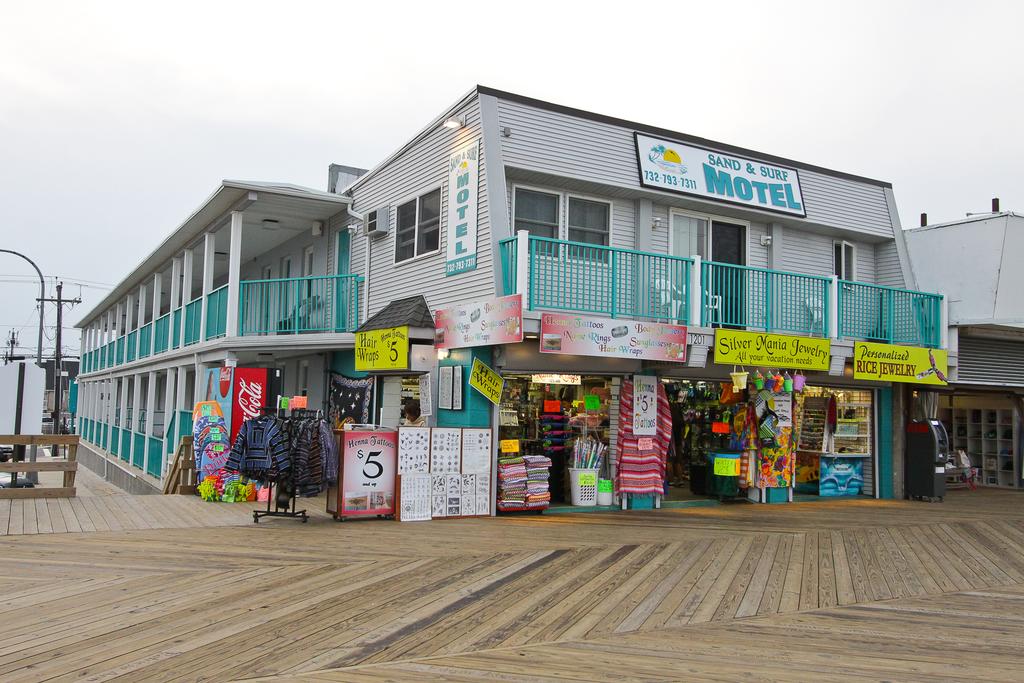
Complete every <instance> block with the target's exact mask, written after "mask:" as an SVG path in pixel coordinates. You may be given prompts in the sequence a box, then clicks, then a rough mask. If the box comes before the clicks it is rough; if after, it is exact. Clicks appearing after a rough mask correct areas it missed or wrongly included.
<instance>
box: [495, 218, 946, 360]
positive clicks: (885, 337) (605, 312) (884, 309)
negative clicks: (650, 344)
mask: <svg viewBox="0 0 1024 683" xmlns="http://www.w3.org/2000/svg"><path fill="white" fill-rule="evenodd" d="M523 252H525V258H521V253H523ZM499 253H500V257H501V264H502V289H503V293H504V294H506V295H507V294H514V293H517V292H520V293H522V294H523V295H524V296H523V307H524V308H525V309H527V310H532V311H540V310H546V311H572V312H576V313H588V314H594V315H600V316H604V317H609V318H619V317H622V318H631V319H638V320H648V321H657V322H671V323H677V324H689V325H691V326H704V327H734V328H739V329H750V330H762V331H765V332H780V333H788V334H797V335H806V336H819V337H843V338H847V339H865V340H870V341H879V342H886V343H892V344H911V345H915V346H927V347H933V348H934V347H938V346H940V345H941V343H942V296H941V295H938V294H928V293H925V292H914V291H910V290H905V289H896V288H892V287H882V286H879V285H871V284H866V283H862V282H851V281H847V280H839V279H837V278H832V277H820V276H816V275H805V274H801V273H788V272H784V271H778V270H771V269H768V268H753V267H749V266H737V265H733V264H728V263H715V262H711V261H707V262H700V259H699V258H694V259H688V258H679V257H675V256H668V255H665V254H654V253H647V252H640V251H633V250H630V249H617V248H613V247H603V246H595V245H590V244H580V243H577V242H567V241H563V240H553V239H548V238H544V237H532V236H528V235H527V234H526V233H520V234H519V235H518V236H517V237H515V238H512V239H506V240H502V241H501V243H500V244H499ZM698 263H699V268H698V267H697V264H698Z"/></svg>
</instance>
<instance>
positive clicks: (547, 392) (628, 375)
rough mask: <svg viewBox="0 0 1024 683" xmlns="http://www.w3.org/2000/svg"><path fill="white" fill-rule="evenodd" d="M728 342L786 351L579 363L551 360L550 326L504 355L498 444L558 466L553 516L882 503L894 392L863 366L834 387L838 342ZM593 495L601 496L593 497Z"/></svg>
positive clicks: (727, 336) (776, 338) (733, 336)
mask: <svg viewBox="0 0 1024 683" xmlns="http://www.w3.org/2000/svg"><path fill="white" fill-rule="evenodd" d="M587 320H589V321H593V320H594V319H587ZM612 322H614V321H612ZM617 324H621V321H620V322H619V323H617ZM664 332H665V331H664V330H662V331H661V332H660V334H664ZM715 336H716V337H718V338H721V339H723V340H731V341H732V342H733V345H734V347H737V346H742V344H739V343H738V342H744V341H750V340H754V341H757V340H758V339H759V340H760V341H759V342H758V343H760V342H764V341H770V342H772V344H762V345H763V346H764V347H766V348H767V347H771V346H774V347H775V349H776V351H775V352H773V353H771V354H762V355H758V354H752V353H747V354H744V355H743V357H742V359H738V358H736V357H735V355H736V354H730V353H729V352H728V351H727V350H726V347H725V346H722V345H720V344H719V345H717V348H719V353H718V356H717V358H716V357H715V355H714V354H713V353H712V354H709V357H708V359H707V362H706V363H705V364H702V365H703V367H702V366H701V365H698V364H697V363H694V367H691V366H690V365H689V364H688V363H686V362H684V361H682V360H681V359H680V358H679V357H678V356H677V357H675V358H671V357H669V358H666V357H655V358H650V357H647V358H638V359H627V358H616V357H610V356H608V355H606V354H605V353H604V352H606V351H607V347H605V348H604V349H602V350H601V351H597V350H595V349H582V351H583V353H579V354H572V355H570V354H562V353H554V352H552V350H550V349H549V350H545V348H544V341H543V337H544V332H543V324H542V333H541V338H540V339H529V338H528V339H526V340H525V341H524V342H523V343H521V344H515V345H507V346H503V347H501V348H500V349H498V350H497V352H496V354H495V363H496V367H497V368H498V370H499V372H500V373H501V375H502V377H503V378H504V380H505V385H504V391H503V394H502V398H501V403H500V405H499V406H498V419H497V422H498V439H499V442H500V443H501V444H507V443H509V444H510V443H515V447H516V448H519V449H521V452H524V453H528V454H536V455H544V456H546V457H547V458H548V459H550V461H551V470H550V498H551V503H552V505H573V506H581V505H582V506H589V505H595V504H612V503H613V501H614V504H615V505H621V506H622V507H624V508H637V509H642V508H649V507H656V506H659V505H661V504H662V503H664V502H668V503H675V502H681V501H688V500H700V499H706V498H716V499H722V500H727V499H736V500H743V499H747V500H751V501H755V502H763V503H779V502H788V501H791V500H793V497H794V494H797V495H800V494H807V495H814V496H827V497H856V496H872V497H874V496H878V495H879V492H880V490H879V485H878V483H879V482H878V472H879V465H878V458H879V444H878V437H879V434H878V424H879V401H878V389H879V388H880V387H883V386H884V387H885V388H886V390H887V389H888V387H889V384H888V383H885V384H884V385H880V384H879V383H878V382H877V381H876V382H871V381H864V380H858V379H855V378H853V377H852V367H844V368H843V374H841V375H839V376H833V375H831V374H829V370H830V368H831V364H832V358H831V346H830V342H829V340H827V339H816V338H798V337H786V336H782V335H764V334H760V333H748V332H738V331H729V330H720V331H718V332H717V333H716V335H715ZM683 343H684V344H685V341H684V342H683ZM550 344H551V342H549V345H550ZM653 348H657V347H653ZM712 348H716V346H712ZM787 348H789V349H798V351H797V352H789V353H787V352H785V349H787ZM588 352H589V353H588ZM651 355H655V354H653V353H652V354H651ZM737 360H739V361H740V362H736V363H734V361H737ZM841 367H843V366H841ZM503 457H504V458H510V457H512V455H511V454H510V455H508V456H505V455H503V454H501V453H499V482H498V495H499V501H498V509H499V510H501V509H502V501H501V494H502V490H501V489H502V487H501V481H500V470H501V466H502V465H501V463H502V459H503ZM581 473H582V474H581ZM581 477H582V478H583V484H581V482H580V480H581ZM591 484H594V485H596V489H597V490H596V494H597V495H585V494H589V493H592V492H591V491H590V490H589V486H590V485H591ZM602 493H604V494H606V495H605V496H603V497H604V500H601V501H598V500H597V498H598V497H600V494H602Z"/></svg>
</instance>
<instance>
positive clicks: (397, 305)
mask: <svg viewBox="0 0 1024 683" xmlns="http://www.w3.org/2000/svg"><path fill="white" fill-rule="evenodd" d="M405 325H408V326H409V328H410V331H411V330H412V329H414V328H420V329H424V330H430V334H431V335H433V331H434V316H432V315H431V314H430V307H429V306H427V300H426V299H424V298H423V297H422V296H421V295H417V296H410V297H408V298H406V299H396V300H395V301H392V302H391V303H389V304H388V305H387V306H385V307H384V308H382V309H380V310H379V311H377V312H376V313H375V314H373V315H372V316H371V317H370V318H368V319H367V320H366V322H364V323H363V324H362V325H360V326H359V327H358V329H356V332H369V331H370V330H384V329H387V328H390V327H402V326H405Z"/></svg>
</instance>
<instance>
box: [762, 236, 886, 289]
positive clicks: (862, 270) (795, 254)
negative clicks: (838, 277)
mask: <svg viewBox="0 0 1024 683" xmlns="http://www.w3.org/2000/svg"><path fill="white" fill-rule="evenodd" d="M835 239H836V238H833V237H830V236H828V235H820V234H817V233H813V232H801V231H797V230H794V229H792V228H786V230H785V231H784V232H783V237H782V249H781V254H782V263H777V264H775V268H776V269H778V270H788V271H790V272H793V273H808V274H810V275H823V276H826V277H827V276H831V275H832V271H833V256H834V252H833V249H832V243H833V242H834V241H835ZM847 241H850V240H847ZM851 244H853V245H855V247H856V250H857V256H856V259H857V264H856V275H857V277H856V279H857V280H858V281H859V282H867V283H868V284H877V283H878V277H877V268H876V265H875V245H874V244H870V243H867V242H851ZM894 250H895V247H894Z"/></svg>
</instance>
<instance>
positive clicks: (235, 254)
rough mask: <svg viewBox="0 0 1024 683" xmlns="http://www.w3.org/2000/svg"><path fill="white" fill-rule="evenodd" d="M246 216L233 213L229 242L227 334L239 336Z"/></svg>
mask: <svg viewBox="0 0 1024 683" xmlns="http://www.w3.org/2000/svg"><path fill="white" fill-rule="evenodd" d="M244 218H245V214H243V213H242V212H241V211H232V212H231V236H230V240H229V242H228V313H227V315H228V319H227V328H226V330H225V334H226V335H227V336H228V337H237V336H238V305H239V296H240V295H241V292H242V285H241V275H242V221H243V219H244Z"/></svg>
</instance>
